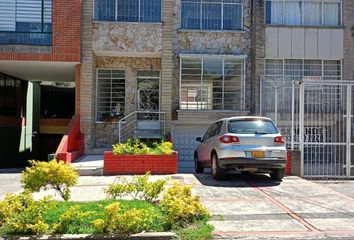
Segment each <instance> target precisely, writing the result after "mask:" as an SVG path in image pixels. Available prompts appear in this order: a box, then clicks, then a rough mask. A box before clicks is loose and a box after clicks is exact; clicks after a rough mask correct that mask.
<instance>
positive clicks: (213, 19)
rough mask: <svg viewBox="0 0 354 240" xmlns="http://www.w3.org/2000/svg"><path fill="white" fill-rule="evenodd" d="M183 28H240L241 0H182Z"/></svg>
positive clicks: (241, 15)
mask: <svg viewBox="0 0 354 240" xmlns="http://www.w3.org/2000/svg"><path fill="white" fill-rule="evenodd" d="M181 11H182V14H181V25H182V28H183V29H203V30H242V28H243V26H242V25H243V19H242V18H243V14H242V11H243V0H182V8H181Z"/></svg>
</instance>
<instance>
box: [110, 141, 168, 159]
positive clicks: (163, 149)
mask: <svg viewBox="0 0 354 240" xmlns="http://www.w3.org/2000/svg"><path fill="white" fill-rule="evenodd" d="M112 147H113V150H112V152H113V154H115V155H119V154H128V155H131V154H155V155H161V154H172V153H173V145H172V143H170V142H153V143H149V142H147V143H144V142H142V141H140V140H139V139H128V141H126V142H125V143H118V144H115V145H113V146H112Z"/></svg>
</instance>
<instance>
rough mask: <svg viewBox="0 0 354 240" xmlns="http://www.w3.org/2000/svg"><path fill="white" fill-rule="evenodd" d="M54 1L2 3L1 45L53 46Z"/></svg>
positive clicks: (34, 0)
mask: <svg viewBox="0 0 354 240" xmlns="http://www.w3.org/2000/svg"><path fill="white" fill-rule="evenodd" d="M51 33H52V0H2V1H0V44H29V45H51V41H52V35H51Z"/></svg>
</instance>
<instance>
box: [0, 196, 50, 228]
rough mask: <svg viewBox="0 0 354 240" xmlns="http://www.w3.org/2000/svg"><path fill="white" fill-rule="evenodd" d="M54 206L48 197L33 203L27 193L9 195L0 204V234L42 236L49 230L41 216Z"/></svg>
mask: <svg viewBox="0 0 354 240" xmlns="http://www.w3.org/2000/svg"><path fill="white" fill-rule="evenodd" d="M54 206H55V202H54V201H52V200H51V198H50V197H45V198H43V199H42V200H39V201H35V200H34V199H33V196H32V194H31V193H29V192H28V191H25V192H22V193H19V194H17V195H14V194H9V195H7V196H6V197H5V199H4V200H3V201H1V202H0V222H1V223H0V233H1V234H5V235H13V234H25V235H27V234H43V233H45V232H46V231H47V230H48V228H49V226H48V224H46V223H45V221H44V218H43V215H44V214H45V213H46V212H47V211H48V210H49V209H51V208H53V207H54Z"/></svg>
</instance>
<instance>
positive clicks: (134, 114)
mask: <svg viewBox="0 0 354 240" xmlns="http://www.w3.org/2000/svg"><path fill="white" fill-rule="evenodd" d="M352 25H353V2H352V1H348V0H301V1H300V0H299V1H290V0H289V1H288V0H264V1H263V0H255V1H251V0H222V1H221V0H220V1H219V0H215V1H203V0H164V1H159V0H150V1H141V0H135V1H123V0H115V1H106V0H87V1H83V19H82V28H83V29H82V32H83V38H82V41H83V59H82V72H81V75H82V88H81V98H80V109H81V127H82V131H83V132H84V133H85V147H86V151H87V152H88V153H90V152H91V153H98V152H102V150H103V149H105V148H109V147H110V146H111V145H112V144H114V143H116V142H117V141H119V140H124V139H126V138H127V137H130V136H135V137H139V136H140V137H141V138H144V132H145V134H148V135H145V136H146V138H153V137H152V136H154V137H156V135H154V134H153V130H154V129H155V130H156V129H159V128H160V127H161V122H162V121H163V134H161V135H163V136H162V137H164V136H166V135H167V136H168V137H171V138H172V141H173V142H174V145H175V147H176V149H177V150H178V152H179V169H180V171H184V172H188V171H193V150H194V148H195V146H196V142H195V138H196V137H198V136H201V135H202V134H203V133H204V132H205V131H206V127H207V126H208V125H209V124H210V123H211V122H213V121H215V120H217V119H219V118H222V117H227V116H237V115H249V114H259V113H260V111H259V109H260V104H259V103H260V100H261V99H260V87H259V86H260V84H259V79H260V78H261V77H266V78H274V77H277V78H278V77H279V76H281V77H282V78H284V79H285V78H289V79H290V82H291V80H296V79H298V80H303V79H313V80H316V79H318V80H326V79H330V80H343V79H349V80H350V79H353V68H354V63H353V60H354V59H353V56H354V55H353V37H352ZM283 97H284V98H286V96H283ZM144 112H149V113H144ZM272 117H274V116H272ZM120 120H121V121H120ZM148 120H150V121H151V122H150V124H149V123H148ZM158 120H160V125H158V126H157V128H156V125H154V123H153V122H156V121H158ZM119 121H120V122H119ZM144 121H145V122H144ZM149 128H150V130H151V131H150V132H148V131H149ZM160 129H161V128H160ZM155 133H156V132H155ZM160 133H162V132H160ZM139 134H140V135H139ZM149 134H150V135H149ZM161 135H157V137H161ZM149 136H150V137H149Z"/></svg>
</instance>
